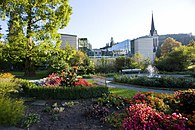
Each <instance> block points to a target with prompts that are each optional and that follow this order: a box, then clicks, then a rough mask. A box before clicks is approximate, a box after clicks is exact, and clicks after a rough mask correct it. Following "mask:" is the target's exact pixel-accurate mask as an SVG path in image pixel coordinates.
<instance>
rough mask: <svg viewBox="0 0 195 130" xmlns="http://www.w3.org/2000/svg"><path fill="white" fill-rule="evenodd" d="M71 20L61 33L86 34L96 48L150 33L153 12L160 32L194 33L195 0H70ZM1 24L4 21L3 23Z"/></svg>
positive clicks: (83, 35)
mask: <svg viewBox="0 0 195 130" xmlns="http://www.w3.org/2000/svg"><path fill="white" fill-rule="evenodd" d="M69 3H70V5H71V6H72V8H73V14H72V15H71V20H70V22H69V24H68V26H67V27H66V28H65V29H62V30H59V32H60V33H64V34H73V35H77V36H78V37H86V38H88V40H89V42H90V43H91V44H92V47H93V48H100V47H103V46H105V45H106V43H108V42H110V38H111V37H113V38H114V41H115V42H121V41H123V40H126V39H134V38H137V37H140V36H144V35H148V34H149V31H150V26H151V15H152V11H153V14H154V23H155V28H156V30H157V32H158V34H159V35H161V34H173V33H174V34H178V33H192V34H193V35H195V0H69ZM0 24H1V22H0Z"/></svg>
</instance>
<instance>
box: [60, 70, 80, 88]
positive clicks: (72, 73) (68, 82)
mask: <svg viewBox="0 0 195 130" xmlns="http://www.w3.org/2000/svg"><path fill="white" fill-rule="evenodd" d="M77 70H78V67H77V66H75V67H68V66H67V67H66V68H65V69H64V70H63V71H62V73H61V75H60V77H61V78H62V81H61V85H62V86H66V87H72V86H75V82H77Z"/></svg>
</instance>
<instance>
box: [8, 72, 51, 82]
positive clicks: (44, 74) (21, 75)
mask: <svg viewBox="0 0 195 130" xmlns="http://www.w3.org/2000/svg"><path fill="white" fill-rule="evenodd" d="M10 73H12V74H13V75H15V76H16V77H17V78H22V79H28V80H35V79H41V78H44V77H47V76H48V71H47V70H41V71H36V76H34V77H24V72H10Z"/></svg>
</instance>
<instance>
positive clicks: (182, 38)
mask: <svg viewBox="0 0 195 130" xmlns="http://www.w3.org/2000/svg"><path fill="white" fill-rule="evenodd" d="M168 37H171V38H174V39H175V40H176V41H179V42H181V43H182V44H183V45H186V44H188V43H189V42H190V41H191V40H195V36H193V35H192V34H191V33H190V34H166V35H159V43H160V44H162V43H163V41H164V40H165V39H166V38H168Z"/></svg>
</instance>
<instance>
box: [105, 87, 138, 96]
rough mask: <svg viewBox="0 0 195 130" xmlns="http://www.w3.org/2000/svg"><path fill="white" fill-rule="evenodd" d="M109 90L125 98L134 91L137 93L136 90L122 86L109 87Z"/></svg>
mask: <svg viewBox="0 0 195 130" xmlns="http://www.w3.org/2000/svg"><path fill="white" fill-rule="evenodd" d="M109 92H111V93H113V94H116V95H118V96H123V97H127V98H132V97H133V96H134V95H135V94H136V93H138V91H136V90H129V89H124V88H109Z"/></svg>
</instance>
